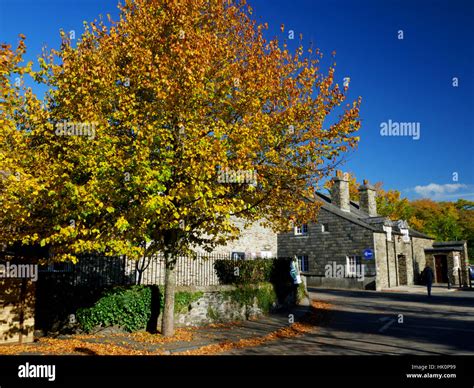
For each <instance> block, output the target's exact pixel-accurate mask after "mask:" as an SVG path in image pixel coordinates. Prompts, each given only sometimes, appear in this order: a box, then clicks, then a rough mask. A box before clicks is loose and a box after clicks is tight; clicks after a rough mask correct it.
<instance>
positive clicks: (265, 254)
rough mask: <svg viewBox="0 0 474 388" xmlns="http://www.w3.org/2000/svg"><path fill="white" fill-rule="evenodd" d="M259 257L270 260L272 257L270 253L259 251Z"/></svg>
mask: <svg viewBox="0 0 474 388" xmlns="http://www.w3.org/2000/svg"><path fill="white" fill-rule="evenodd" d="M260 257H261V258H262V259H270V258H271V257H272V251H260Z"/></svg>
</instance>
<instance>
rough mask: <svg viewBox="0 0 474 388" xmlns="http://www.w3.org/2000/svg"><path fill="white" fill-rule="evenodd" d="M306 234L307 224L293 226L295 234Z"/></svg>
mask: <svg viewBox="0 0 474 388" xmlns="http://www.w3.org/2000/svg"><path fill="white" fill-rule="evenodd" d="M307 234H308V224H302V225H301V226H295V236H304V235H307Z"/></svg>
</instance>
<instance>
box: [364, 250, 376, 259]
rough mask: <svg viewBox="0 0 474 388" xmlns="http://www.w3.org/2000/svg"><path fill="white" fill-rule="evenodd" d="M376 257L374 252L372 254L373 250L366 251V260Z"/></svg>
mask: <svg viewBox="0 0 474 388" xmlns="http://www.w3.org/2000/svg"><path fill="white" fill-rule="evenodd" d="M373 257H374V252H372V249H366V250H365V251H364V259H367V260H369V259H372V258H373Z"/></svg>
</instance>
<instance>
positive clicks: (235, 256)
mask: <svg viewBox="0 0 474 388" xmlns="http://www.w3.org/2000/svg"><path fill="white" fill-rule="evenodd" d="M231 258H232V259H234V260H245V252H239V251H233V252H232V253H231Z"/></svg>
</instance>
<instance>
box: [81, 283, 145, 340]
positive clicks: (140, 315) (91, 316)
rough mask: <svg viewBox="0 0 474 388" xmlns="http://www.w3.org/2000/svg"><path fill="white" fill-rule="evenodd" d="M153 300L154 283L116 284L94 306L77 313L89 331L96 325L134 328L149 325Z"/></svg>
mask: <svg viewBox="0 0 474 388" xmlns="http://www.w3.org/2000/svg"><path fill="white" fill-rule="evenodd" d="M151 304H152V288H151V287H147V286H132V287H129V288H125V287H116V288H114V289H112V290H109V291H107V292H106V293H104V295H103V296H102V297H101V298H100V299H99V300H98V301H97V302H96V303H95V304H94V306H92V307H89V308H81V309H79V310H77V313H76V316H77V320H78V322H79V323H80V324H81V326H82V328H83V329H84V330H85V331H86V332H90V331H91V330H92V329H93V328H94V327H97V326H103V327H107V326H114V325H117V326H120V327H122V328H123V329H125V330H127V331H130V332H132V331H136V330H140V329H143V328H145V327H146V325H147V323H148V321H149V319H150V317H151V312H152V308H151Z"/></svg>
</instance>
